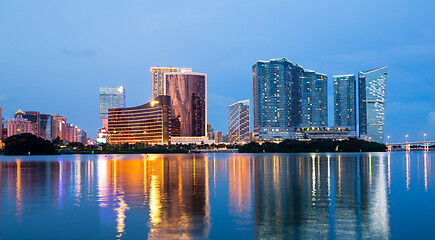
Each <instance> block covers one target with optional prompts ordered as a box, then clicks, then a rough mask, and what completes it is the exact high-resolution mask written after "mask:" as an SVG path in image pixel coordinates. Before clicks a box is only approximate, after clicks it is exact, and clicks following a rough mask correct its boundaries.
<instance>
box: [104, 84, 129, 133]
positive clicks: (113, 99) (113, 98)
mask: <svg viewBox="0 0 435 240" xmlns="http://www.w3.org/2000/svg"><path fill="white" fill-rule="evenodd" d="M124 107H125V89H124V87H123V86H118V87H100V118H101V119H102V122H103V127H105V128H106V129H107V119H108V112H109V109H111V108H124Z"/></svg>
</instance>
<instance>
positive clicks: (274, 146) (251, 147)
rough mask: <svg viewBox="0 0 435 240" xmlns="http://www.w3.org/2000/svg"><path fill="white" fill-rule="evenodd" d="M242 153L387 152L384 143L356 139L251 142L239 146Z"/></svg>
mask: <svg viewBox="0 0 435 240" xmlns="http://www.w3.org/2000/svg"><path fill="white" fill-rule="evenodd" d="M238 149H239V152H240V153H260V152H268V153H298V152H385V151H386V146H385V144H382V143H377V142H367V141H364V140H359V139H356V138H351V139H348V140H343V141H334V140H327V139H318V140H311V141H299V140H290V139H287V140H284V141H282V142H280V143H272V142H265V143H263V144H259V143H256V142H250V143H248V144H245V145H240V146H238Z"/></svg>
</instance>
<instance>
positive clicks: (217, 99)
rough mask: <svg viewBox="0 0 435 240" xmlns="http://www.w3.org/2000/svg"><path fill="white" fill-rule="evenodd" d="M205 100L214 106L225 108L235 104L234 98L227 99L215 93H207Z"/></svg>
mask: <svg viewBox="0 0 435 240" xmlns="http://www.w3.org/2000/svg"><path fill="white" fill-rule="evenodd" d="M207 100H208V101H209V103H212V104H216V105H218V106H226V107H228V105H230V104H233V103H234V102H235V99H234V97H227V96H223V95H219V94H215V93H207Z"/></svg>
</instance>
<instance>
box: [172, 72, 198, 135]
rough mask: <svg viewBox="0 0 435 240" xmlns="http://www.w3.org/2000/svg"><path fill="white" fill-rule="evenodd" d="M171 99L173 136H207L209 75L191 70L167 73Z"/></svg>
mask: <svg viewBox="0 0 435 240" xmlns="http://www.w3.org/2000/svg"><path fill="white" fill-rule="evenodd" d="M165 79H166V94H167V95H168V96H170V101H171V104H170V105H171V114H172V117H171V126H172V128H173V129H174V131H172V133H171V136H173V137H206V136H207V134H206V131H207V97H206V92H207V90H206V89H207V75H206V74H204V73H193V72H190V71H181V72H170V73H166V74H165Z"/></svg>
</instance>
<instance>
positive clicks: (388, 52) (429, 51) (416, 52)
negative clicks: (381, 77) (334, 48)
mask: <svg viewBox="0 0 435 240" xmlns="http://www.w3.org/2000/svg"><path fill="white" fill-rule="evenodd" d="M434 53H435V44H433V43H430V44H420V45H403V46H399V47H393V48H386V49H383V50H379V51H363V52H356V53H349V54H337V55H326V56H323V58H325V59H329V60H336V61H352V62H353V61H356V62H361V61H375V62H388V60H393V59H396V58H403V57H413V56H421V55H429V56H431V55H433V54H434Z"/></svg>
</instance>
